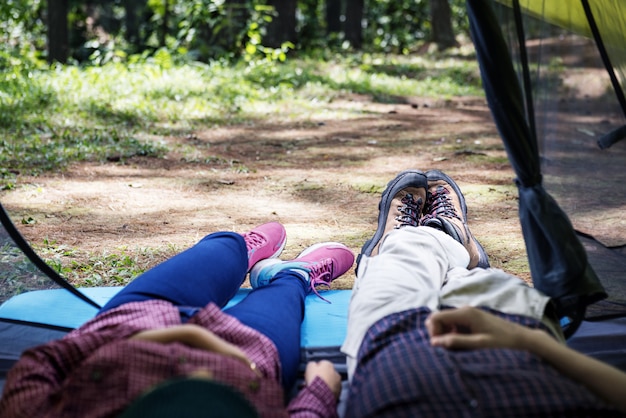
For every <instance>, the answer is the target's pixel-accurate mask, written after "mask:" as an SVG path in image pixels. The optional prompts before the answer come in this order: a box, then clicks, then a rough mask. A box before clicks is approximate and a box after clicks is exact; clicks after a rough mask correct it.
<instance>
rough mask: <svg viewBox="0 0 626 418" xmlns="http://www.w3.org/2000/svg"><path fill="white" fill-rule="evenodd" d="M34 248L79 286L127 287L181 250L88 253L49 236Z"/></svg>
mask: <svg viewBox="0 0 626 418" xmlns="http://www.w3.org/2000/svg"><path fill="white" fill-rule="evenodd" d="M33 248H34V249H35V251H36V252H37V253H38V254H39V255H40V256H41V257H43V258H44V259H45V261H46V263H47V264H48V265H49V266H50V267H52V269H54V271H56V272H57V273H59V274H60V275H61V276H63V277H65V278H66V279H68V280H69V281H70V282H72V283H74V285H76V286H79V287H89V286H124V285H126V284H128V282H130V281H131V280H132V279H133V278H135V277H137V276H138V275H140V274H141V273H143V272H144V271H146V270H147V269H148V268H149V266H151V265H154V264H157V263H158V262H159V261H162V260H164V259H166V258H168V257H171V256H172V255H174V254H175V253H177V252H178V251H179V250H178V249H176V248H166V249H165V250H154V249H150V248H138V249H133V250H132V251H129V249H128V248H127V247H120V248H117V249H116V250H115V251H114V252H102V253H86V252H80V251H79V250H77V249H75V248H70V247H68V246H66V245H59V244H58V243H57V242H56V241H53V240H52V241H51V240H47V239H46V240H44V242H43V244H42V245H37V244H35V245H33ZM0 250H1V248H0Z"/></svg>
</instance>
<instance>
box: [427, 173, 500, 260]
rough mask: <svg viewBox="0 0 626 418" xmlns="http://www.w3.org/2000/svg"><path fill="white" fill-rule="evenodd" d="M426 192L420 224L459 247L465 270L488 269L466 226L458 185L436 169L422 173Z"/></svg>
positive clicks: (464, 210)
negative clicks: (464, 257)
mask: <svg viewBox="0 0 626 418" xmlns="http://www.w3.org/2000/svg"><path fill="white" fill-rule="evenodd" d="M426 178H427V179H428V191H427V195H426V206H425V208H424V217H423V218H422V220H421V222H420V224H421V225H422V226H429V227H432V228H436V229H439V230H441V231H443V232H445V233H446V234H448V235H450V236H451V237H452V238H454V239H455V240H457V241H458V242H460V243H461V244H463V246H464V247H465V249H466V250H467V252H468V253H469V255H470V263H469V265H468V266H467V268H468V269H472V268H474V267H482V268H488V267H489V259H488V258H487V254H486V253H485V250H484V248H483V247H482V245H480V243H479V242H478V240H477V239H476V238H475V237H474V236H473V235H472V233H471V232H470V230H469V228H468V226H467V205H466V204H465V198H464V197H463V193H461V189H460V188H459V186H458V185H457V184H456V183H455V182H454V180H452V179H451V178H450V177H449V176H448V175H446V174H444V173H442V172H441V171H439V170H430V171H427V172H426Z"/></svg>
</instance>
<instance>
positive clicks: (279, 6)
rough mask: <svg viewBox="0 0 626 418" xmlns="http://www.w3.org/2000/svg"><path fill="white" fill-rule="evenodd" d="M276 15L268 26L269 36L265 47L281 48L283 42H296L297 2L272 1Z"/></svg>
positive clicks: (264, 40)
mask: <svg viewBox="0 0 626 418" xmlns="http://www.w3.org/2000/svg"><path fill="white" fill-rule="evenodd" d="M268 4H269V5H270V6H274V10H275V11H276V15H275V16H274V18H273V19H272V21H271V22H270V23H269V24H268V25H267V34H266V36H265V38H264V39H263V45H265V46H269V47H270V48H280V46H281V45H282V44H283V42H293V43H295V41H296V0H270V1H269V2H268Z"/></svg>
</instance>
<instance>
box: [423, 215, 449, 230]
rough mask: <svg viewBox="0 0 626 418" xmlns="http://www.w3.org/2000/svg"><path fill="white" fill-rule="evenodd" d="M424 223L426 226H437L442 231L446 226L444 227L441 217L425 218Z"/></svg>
mask: <svg viewBox="0 0 626 418" xmlns="http://www.w3.org/2000/svg"><path fill="white" fill-rule="evenodd" d="M422 225H424V226H429V227H431V228H436V229H439V230H441V231H443V229H444V227H443V222H441V219H439V218H435V217H433V218H430V217H429V218H428V219H424V220H423V222H422Z"/></svg>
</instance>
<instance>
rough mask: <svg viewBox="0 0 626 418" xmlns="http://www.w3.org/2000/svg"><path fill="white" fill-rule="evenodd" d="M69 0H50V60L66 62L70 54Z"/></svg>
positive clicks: (50, 61)
mask: <svg viewBox="0 0 626 418" xmlns="http://www.w3.org/2000/svg"><path fill="white" fill-rule="evenodd" d="M67 12H68V5H67V0H48V62H49V63H53V62H55V61H56V62H60V63H63V64H65V63H66V62H67V58H68V56H69V40H68V38H69V35H68V33H69V30H68V27H67Z"/></svg>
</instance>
